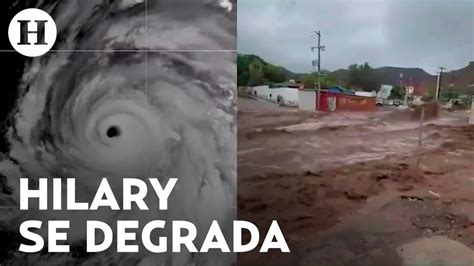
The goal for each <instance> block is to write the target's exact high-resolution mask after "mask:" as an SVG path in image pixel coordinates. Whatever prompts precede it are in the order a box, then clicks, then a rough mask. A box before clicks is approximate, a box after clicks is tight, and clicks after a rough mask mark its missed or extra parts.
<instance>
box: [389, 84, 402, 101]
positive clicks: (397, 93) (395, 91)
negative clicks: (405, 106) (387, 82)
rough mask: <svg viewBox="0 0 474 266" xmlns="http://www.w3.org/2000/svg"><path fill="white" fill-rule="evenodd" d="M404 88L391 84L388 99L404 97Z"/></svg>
mask: <svg viewBox="0 0 474 266" xmlns="http://www.w3.org/2000/svg"><path fill="white" fill-rule="evenodd" d="M405 92H406V90H405V88H402V87H400V86H398V85H397V86H393V88H392V90H391V91H390V96H388V98H389V99H397V100H402V99H404V98H405Z"/></svg>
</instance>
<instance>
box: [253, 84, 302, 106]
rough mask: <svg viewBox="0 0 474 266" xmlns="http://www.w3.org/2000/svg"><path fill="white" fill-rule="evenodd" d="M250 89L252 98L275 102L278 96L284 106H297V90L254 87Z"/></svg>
mask: <svg viewBox="0 0 474 266" xmlns="http://www.w3.org/2000/svg"><path fill="white" fill-rule="evenodd" d="M252 89H253V93H252V94H253V95H254V96H257V97H260V98H263V99H266V100H270V101H272V102H277V97H278V95H281V96H282V97H283V100H284V102H285V104H286V105H294V106H297V105H298V89H295V88H269V87H268V86H255V87H253V88H252Z"/></svg>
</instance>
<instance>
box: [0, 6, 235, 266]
mask: <svg viewBox="0 0 474 266" xmlns="http://www.w3.org/2000/svg"><path fill="white" fill-rule="evenodd" d="M30 4H31V5H32V6H38V7H39V8H41V9H43V10H45V11H48V12H49V13H50V14H52V16H53V18H54V19H55V21H56V24H57V26H58V31H59V33H58V41H57V43H56V45H55V47H54V48H53V49H56V50H57V51H51V52H49V53H48V54H47V55H45V56H42V57H39V58H35V59H33V60H29V61H25V64H24V67H23V72H22V73H23V74H22V78H21V80H20V81H19V82H18V83H19V84H20V85H19V86H18V88H17V89H18V90H19V97H18V98H17V99H16V102H15V108H14V109H12V110H10V114H9V117H11V118H12V120H11V126H10V128H9V130H8V133H7V134H6V135H5V139H6V140H7V142H8V143H7V144H8V147H9V150H8V151H7V152H6V153H5V154H4V156H3V158H4V159H3V160H2V161H1V162H0V173H1V174H2V175H3V176H5V177H6V185H7V186H8V187H9V191H11V193H9V195H2V201H4V202H5V203H9V204H10V203H12V204H13V205H15V204H18V198H19V197H18V184H19V183H18V178H19V177H29V178H31V179H32V180H34V179H36V178H39V177H62V178H65V177H75V178H76V179H77V183H78V184H77V186H78V188H77V190H78V191H80V192H81V193H79V195H78V198H79V200H85V201H90V200H91V199H92V197H93V196H94V193H95V191H96V189H97V185H98V183H99V181H100V179H101V178H102V177H108V179H109V182H110V183H111V186H113V187H115V190H114V191H118V193H117V196H119V195H118V194H120V193H121V191H122V190H121V184H122V182H121V178H123V177H140V178H145V177H158V178H161V179H162V180H166V178H169V177H178V178H179V181H178V185H177V186H178V187H177V188H176V193H173V194H172V200H171V202H170V210H169V211H168V212H162V213H158V212H154V211H149V212H146V213H144V212H127V213H125V212H123V213H118V214H116V213H111V212H107V211H101V212H99V213H89V212H88V213H81V212H50V213H46V214H45V213H43V212H42V213H39V212H34V211H31V212H28V213H26V214H21V215H19V216H16V215H14V216H13V220H14V221H19V220H21V219H24V218H25V217H28V218H30V219H31V218H32V217H33V218H37V219H44V220H47V219H60V218H67V219H70V220H72V224H71V228H74V226H75V225H76V227H77V228H81V227H80V224H81V223H83V222H84V221H85V220H86V219H98V217H100V219H101V220H105V221H109V222H110V223H111V224H112V222H113V221H115V220H117V219H127V218H129V219H137V217H138V218H139V219H140V220H143V221H147V220H152V219H167V220H170V219H175V218H179V219H186V220H191V221H193V222H194V223H195V224H197V226H198V231H202V232H205V233H207V229H208V226H209V221H210V220H212V219H217V220H219V221H221V222H222V223H223V224H226V223H227V222H229V221H231V220H232V219H234V218H235V217H234V215H235V213H234V211H233V210H234V209H233V207H234V206H235V194H236V173H235V170H236V158H235V154H236V143H235V141H236V138H235V133H236V123H235V114H236V110H235V101H234V97H235V95H234V93H235V92H236V89H235V87H236V84H235V80H236V66H235V60H236V58H235V51H234V50H235V38H236V36H235V9H234V8H232V3H229V2H228V1H217V0H216V1H211V0H208V1H206V0H201V1H191V0H188V1H183V0H177V1H172V0H163V1H159V0H156V1H151V0H150V1H149V2H148V3H147V4H145V3H144V2H143V1H140V0H122V1H99V0H92V1H77V0H61V1H38V3H32V2H31V1H30ZM144 49H148V51H145V50H144ZM70 50H73V51H70ZM93 50H97V51H93ZM63 194H64V193H63ZM118 200H119V202H120V197H118ZM20 218H21V219H20ZM13 224H15V223H13ZM15 225H16V224H15ZM84 229H85V228H84ZM15 230H16V229H15ZM84 237H85V232H84V230H81V229H78V230H74V232H71V233H70V236H69V238H70V239H71V240H72V241H77V242H79V243H80V241H81V240H83V238H84ZM15 248H16V247H15ZM203 256H204V255H203ZM43 259H44V260H47V259H46V258H41V260H43ZM93 259H94V260H104V259H105V260H107V261H115V262H118V261H122V262H123V261H131V262H134V263H137V262H139V261H142V262H143V261H148V262H151V263H158V262H163V261H164V259H165V257H164V256H148V255H143V254H140V255H126V256H123V257H118V256H115V254H101V257H100V258H93ZM167 259H168V261H170V259H171V261H173V262H174V263H176V264H175V265H181V264H187V263H189V262H190V261H192V260H196V259H197V257H196V256H195V257H194V258H193V257H191V256H189V254H175V255H174V257H168V258H167ZM221 259H222V260H225V261H228V260H229V258H221ZM91 260H92V259H91ZM199 260H200V261H201V262H204V263H203V264H206V259H203V258H201V259H199Z"/></svg>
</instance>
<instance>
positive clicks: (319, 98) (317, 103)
mask: <svg viewBox="0 0 474 266" xmlns="http://www.w3.org/2000/svg"><path fill="white" fill-rule="evenodd" d="M312 33H314V34H316V37H317V38H318V46H313V47H311V51H312V52H314V50H315V49H317V50H318V59H317V60H313V67H314V66H315V63H316V66H317V67H318V93H317V96H316V97H317V98H316V109H319V107H320V101H321V51H324V49H325V48H326V47H325V46H324V45H321V31H313V32H312ZM315 61H316V62H315Z"/></svg>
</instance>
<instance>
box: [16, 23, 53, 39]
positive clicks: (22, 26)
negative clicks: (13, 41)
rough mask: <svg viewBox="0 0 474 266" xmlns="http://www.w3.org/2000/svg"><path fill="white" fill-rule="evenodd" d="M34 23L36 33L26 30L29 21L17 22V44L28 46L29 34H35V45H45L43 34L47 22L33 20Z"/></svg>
mask: <svg viewBox="0 0 474 266" xmlns="http://www.w3.org/2000/svg"><path fill="white" fill-rule="evenodd" d="M34 22H36V28H37V30H36V31H31V30H29V29H28V24H29V23H30V20H18V23H20V42H19V43H18V44H19V45H29V44H31V43H29V42H28V36H29V34H36V43H35V45H47V43H46V42H45V39H44V37H45V32H44V25H45V24H46V22H48V21H47V20H35V21H34Z"/></svg>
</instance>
